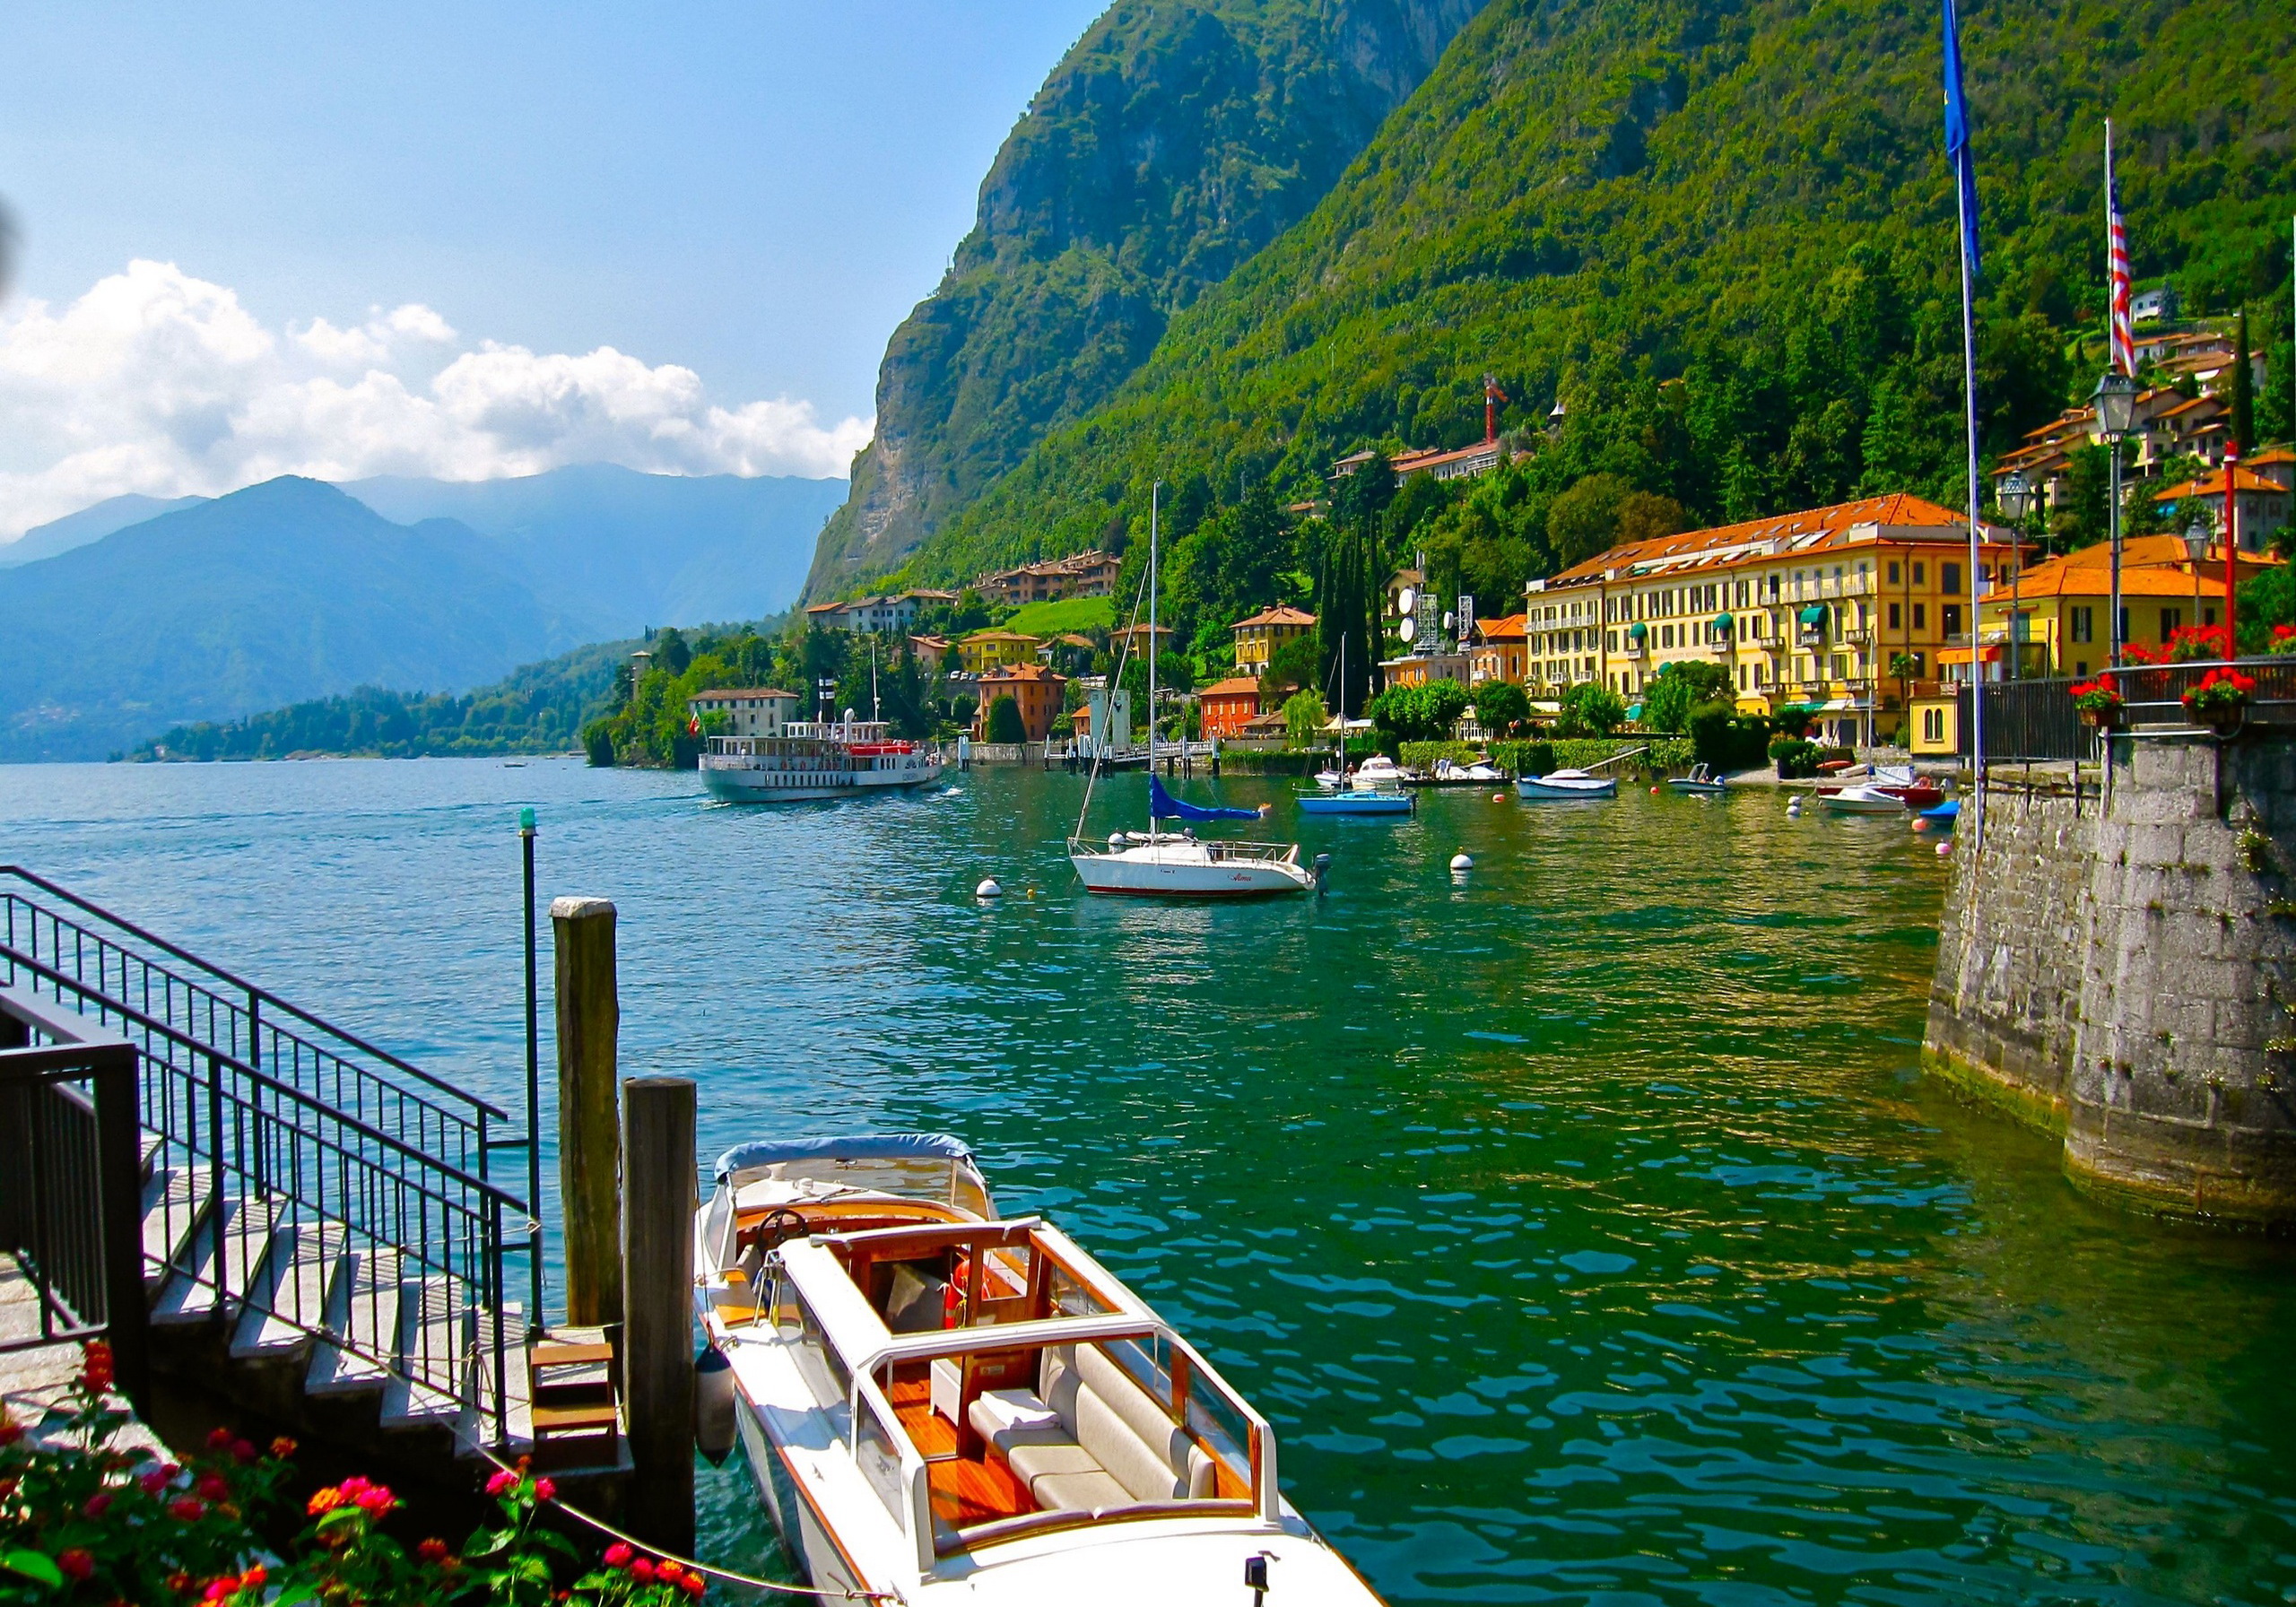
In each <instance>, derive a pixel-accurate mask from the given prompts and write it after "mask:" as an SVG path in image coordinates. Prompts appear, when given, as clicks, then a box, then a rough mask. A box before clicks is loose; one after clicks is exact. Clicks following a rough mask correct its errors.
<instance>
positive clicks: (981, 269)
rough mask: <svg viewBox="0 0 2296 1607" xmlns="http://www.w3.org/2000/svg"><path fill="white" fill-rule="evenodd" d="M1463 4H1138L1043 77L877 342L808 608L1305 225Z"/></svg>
mask: <svg viewBox="0 0 2296 1607" xmlns="http://www.w3.org/2000/svg"><path fill="white" fill-rule="evenodd" d="M1480 4H1482V0H1340V3H1339V4H1312V3H1310V0H1224V3H1217V0H1216V3H1213V4H1185V3H1183V0H1149V3H1148V4H1131V5H1127V6H1123V7H1119V8H1117V9H1114V10H1111V11H1110V12H1109V13H1106V14H1105V15H1103V16H1102V17H1101V18H1100V21H1099V22H1096V23H1095V24H1093V26H1092V28H1091V30H1090V31H1089V32H1087V33H1086V34H1085V36H1084V38H1083V39H1082V40H1080V41H1079V42H1078V43H1077V45H1076V46H1075V48H1074V49H1072V50H1071V51H1070V52H1069V53H1068V55H1067V56H1066V57H1065V59H1064V60H1063V61H1062V62H1061V63H1060V65H1059V66H1058V67H1057V68H1056V69H1055V71H1054V72H1053V74H1052V76H1051V77H1050V78H1049V79H1048V80H1047V81H1046V83H1045V85H1044V88H1043V89H1042V90H1040V91H1039V92H1038V94H1037V97H1036V100H1034V102H1033V103H1031V106H1030V108H1029V110H1028V113H1027V115H1026V116H1024V117H1022V119H1021V121H1020V123H1019V125H1018V126H1015V127H1014V129H1013V133H1012V135H1011V137H1010V138H1008V139H1007V140H1006V141H1005V147H1004V149H1003V150H1002V151H1001V152H998V154H997V158H996V165H995V166H994V167H993V168H992V169H990V170H989V174H988V177H987V180H986V181H985V182H984V183H983V184H982V186H981V192H980V208H979V213H978V222H976V224H975V225H974V228H973V230H972V232H971V233H970V235H968V236H967V237H966V238H965V240H964V242H963V244H962V245H961V246H960V247H959V248H958V249H957V253H956V256H955V259H954V261H953V262H952V265H951V267H950V270H949V273H948V275H947V277H946V278H945V279H944V280H943V282H942V283H941V285H940V287H939V288H938V289H937V290H935V291H934V293H933V294H932V295H931V296H930V297H929V298H927V299H926V300H925V301H923V302H922V303H920V304H919V305H918V308H917V310H916V311H915V312H913V313H911V314H910V315H909V318H908V320H907V321H906V322H904V323H903V324H902V325H901V326H900V328H899V329H898V330H896V331H895V332H894V334H893V337H892V340H891V343H889V345H888V346H887V348H886V351H885V360H884V365H883V369H881V370H880V372H879V375H878V379H877V436H876V439H875V440H874V442H873V443H872V444H871V445H870V446H869V447H867V448H866V449H865V450H864V451H863V452H862V453H861V454H860V455H859V456H857V457H856V458H855V459H854V465H853V479H852V492H851V495H850V496H849V497H848V499H847V501H846V504H845V506H844V507H843V508H840V509H839V511H838V512H837V514H836V515H834V516H833V517H831V520H830V522H829V524H828V526H827V527H826V528H824V529H823V531H822V537H821V543H820V545H819V547H818V548H817V550H816V552H815V554H814V559H813V572H812V575H811V577H810V578H809V579H808V581H807V594H808V595H809V596H811V595H825V594H827V593H830V592H832V591H834V590H835V589H837V588H838V587H839V586H843V585H845V584H847V583H848V582H850V581H851V580H852V579H854V578H857V577H859V576H862V575H867V574H874V573H882V572H883V571H884V570H886V569H891V568H892V567H894V566H895V565H897V564H898V563H899V562H900V560H901V559H902V558H903V557H904V556H906V555H907V554H908V553H909V552H912V551H914V550H915V549H916V547H917V546H918V543H921V542H922V541H924V540H925V538H926V536H927V535H929V534H932V533H933V531H934V530H935V528H937V527H938V526H939V525H940V523H941V522H942V521H943V520H944V518H945V517H947V516H948V515H949V514H950V513H951V512H952V511H953V510H954V509H956V508H961V506H963V504H964V503H965V502H966V501H968V500H969V499H970V498H972V497H973V496H975V495H977V494H978V492H979V491H981V489H982V488H983V487H985V486H987V484H988V483H990V482H992V481H994V480H995V479H996V476H997V475H999V474H1000V473H1003V472H1004V471H1005V470H1006V469H1007V468H1009V467H1011V466H1012V465H1013V464H1015V463H1017V462H1018V461H1019V460H1020V459H1021V458H1022V456H1024V455H1025V454H1026V453H1027V452H1028V450H1029V448H1030V447H1033V446H1034V445H1035V444H1036V443H1037V441H1038V440H1039V439H1042V437H1043V435H1044V434H1045V432H1046V431H1047V430H1049V429H1051V428H1053V427H1055V426H1057V425H1058V424H1062V423H1065V422H1067V421H1071V420H1073V419H1075V418H1077V417H1079V416H1081V415H1082V414H1083V413H1086V412H1087V411H1089V410H1090V409H1091V408H1092V407H1094V406H1096V405H1097V404H1100V402H1102V401H1105V400H1106V399H1107V398H1108V397H1109V396H1110V395H1113V394H1114V393H1115V391H1116V389H1117V388H1118V387H1119V386H1121V385H1122V384H1123V382H1124V381H1125V379H1126V378H1128V377H1129V376H1130V375H1131V374H1132V372H1133V371H1134V370H1135V369H1137V368H1138V367H1139V366H1140V364H1141V363H1142V362H1143V361H1144V360H1146V358H1147V356H1148V353H1149V352H1150V351H1151V350H1152V349H1153V347H1154V346H1155V344H1156V342H1157V340H1158V338H1159V337H1160V336H1161V334H1163V330H1164V326H1165V324H1166V322H1167V320H1168V319H1169V318H1170V317H1171V316H1172V314H1174V313H1175V312H1177V311H1178V310H1180V309H1181V308H1185V307H1187V305H1188V304H1189V303H1190V302H1192V301H1194V300H1196V297H1197V296H1198V295H1199V294H1201V293H1202V292H1203V291H1205V289H1206V288H1208V287H1209V286H1211V285H1213V284H1216V283H1218V282H1220V281H1221V280H1222V279H1224V278H1225V277H1227V275H1228V274H1230V273H1231V272H1232V271H1233V270H1234V269H1235V268H1236V267H1237V266H1238V265H1239V264H1240V263H1242V262H1243V261H1244V260H1245V259H1246V258H1247V257H1248V256H1251V255H1252V254H1253V253H1254V252H1256V251H1257V250H1258V249H1259V248H1261V247H1263V246H1265V244H1267V243H1268V242H1269V241H1270V240H1272V239H1274V238H1275V237H1276V236H1277V235H1278V234H1280V233H1282V232H1283V230H1285V229H1287V228H1289V227H1290V226H1291V224H1293V223H1294V222H1298V221H1299V220H1300V218H1302V217H1304V216H1306V215H1307V213H1309V210H1311V209H1312V208H1313V207H1314V206H1315V204H1316V203H1317V202H1318V200H1320V199H1321V198H1322V197H1323V195H1325V193H1326V191H1328V190H1329V189H1330V188H1331V187H1332V185H1333V184H1334V183H1335V181H1336V180H1337V179H1338V178H1339V176H1340V174H1341V173H1342V172H1343V171H1344V170H1345V169H1346V167H1347V165H1348V163H1349V162H1351V161H1353V160H1354V158H1355V157H1356V155H1357V153H1358V152H1361V150H1362V149H1363V147H1364V146H1365V145H1366V144H1367V143H1370V138H1371V136H1372V135H1373V134H1374V133H1375V132H1376V131H1377V129H1378V126H1379V125H1380V123H1381V122H1382V121H1383V120H1384V119H1385V118H1386V117H1387V114H1388V113H1389V112H1391V111H1393V110H1394V109H1396V107H1397V106H1399V105H1401V104H1402V103H1403V101H1404V100H1405V99H1406V98H1407V97H1408V96H1409V95H1410V94H1411V92H1412V91H1413V90H1414V89H1416V88H1417V87H1418V85H1419V83H1421V81H1422V79H1424V78H1425V77H1426V75H1427V74H1428V72H1429V71H1430V69H1431V68H1432V67H1433V65H1434V64H1435V61H1436V59H1437V57H1439V56H1441V54H1442V52H1443V49H1444V48H1445V47H1446V46H1447V45H1448V44H1449V42H1450V40H1451V39H1452V36H1453V35H1455V34H1456V33H1457V32H1458V30H1460V28H1462V27H1463V26H1465V23H1466V22H1467V21H1468V20H1469V19H1470V18H1471V17H1473V15H1474V13H1475V11H1476V10H1477V9H1478V8H1479V6H1480Z"/></svg>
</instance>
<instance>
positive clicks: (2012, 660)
mask: <svg viewBox="0 0 2296 1607" xmlns="http://www.w3.org/2000/svg"><path fill="white" fill-rule="evenodd" d="M1996 495H1997V496H1998V497H1999V498H2000V499H2001V516H2002V517H2004V518H2005V519H2007V520H2008V521H2009V679H2010V680H2012V681H2014V680H2016V679H2018V678H2019V677H2020V676H2022V674H2023V673H2025V614H2024V608H2023V604H2022V597H2021V595H2020V588H2021V587H2022V586H2023V585H2024V579H2025V515H2026V513H2027V512H2028V511H2029V510H2030V509H2031V507H2032V505H2033V486H2032V482H2031V481H2030V480H2027V479H2026V478H2025V472H2024V471H2023V470H2022V469H2012V470H2010V471H2009V472H2008V473H2006V474H2005V475H2003V476H2002V479H2001V489H2000V490H1999V491H1997V492H1996Z"/></svg>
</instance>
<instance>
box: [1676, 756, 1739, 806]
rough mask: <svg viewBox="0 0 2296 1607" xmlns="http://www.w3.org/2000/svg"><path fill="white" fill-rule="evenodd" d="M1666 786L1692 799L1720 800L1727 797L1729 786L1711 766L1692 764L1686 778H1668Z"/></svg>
mask: <svg viewBox="0 0 2296 1607" xmlns="http://www.w3.org/2000/svg"><path fill="white" fill-rule="evenodd" d="M1666 785H1667V786H1670V787H1672V788H1673V789H1674V791H1676V792H1678V793H1681V794H1683V795H1685V796H1687V797H1692V798H1720V797H1726V796H1727V795H1728V794H1729V791H1730V784H1729V783H1728V782H1727V781H1725V780H1724V779H1723V778H1722V777H1719V776H1718V775H1716V774H1715V773H1714V769H1713V767H1712V766H1711V765H1704V764H1694V765H1692V766H1691V769H1690V774H1689V775H1687V776H1669V777H1666Z"/></svg>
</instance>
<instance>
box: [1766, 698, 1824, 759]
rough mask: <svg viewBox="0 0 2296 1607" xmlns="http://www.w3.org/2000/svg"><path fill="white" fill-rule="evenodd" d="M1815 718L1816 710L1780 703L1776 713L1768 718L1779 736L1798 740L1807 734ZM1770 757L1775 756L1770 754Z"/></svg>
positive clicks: (1795, 704)
mask: <svg viewBox="0 0 2296 1607" xmlns="http://www.w3.org/2000/svg"><path fill="white" fill-rule="evenodd" d="M1817 717H1818V713H1817V710H1816V709H1814V708H1810V707H1809V706H1808V705H1806V704H1803V703H1781V704H1779V707H1778V712H1777V713H1776V714H1775V715H1773V716H1771V717H1770V724H1771V725H1775V726H1776V727H1777V728H1778V733H1779V735H1780V736H1790V737H1796V738H1799V737H1802V736H1804V735H1806V734H1808V732H1809V729H1810V724H1811V722H1812V721H1813V720H1815V719H1816V718H1817ZM1771 757H1772V758H1775V757H1777V756H1776V755H1775V754H1772V755H1771Z"/></svg>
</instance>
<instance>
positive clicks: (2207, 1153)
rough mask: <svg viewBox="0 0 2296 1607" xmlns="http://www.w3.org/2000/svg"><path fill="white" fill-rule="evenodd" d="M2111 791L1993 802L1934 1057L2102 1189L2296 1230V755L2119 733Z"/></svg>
mask: <svg viewBox="0 0 2296 1607" xmlns="http://www.w3.org/2000/svg"><path fill="white" fill-rule="evenodd" d="M2220 764H2221V766H2222V769H2221V777H2220V769H2219V767H2220ZM2111 780H2112V785H2111V787H2110V789H2109V806H2108V807H2104V808H2101V809H2100V800H2099V798H2098V796H2097V795H2096V793H2095V792H2094V791H2093V790H2091V791H2089V792H2087V793H2085V794H2084V795H2079V796H2075V795H2072V794H2069V793H2066V792H2062V791H2027V790H2024V789H2022V788H2016V787H2013V786H2004V787H2000V788H1988V789H1987V828H1986V841H1985V846H1984V847H1983V848H1982V850H1979V849H1978V848H1977V847H1976V845H1975V843H1974V842H1973V841H1964V842H1962V843H1961V844H1960V845H1959V852H1960V856H1961V860H1960V863H1959V864H1958V865H1957V866H1956V867H1955V872H1954V877H1953V886H1952V892H1951V894H1950V895H1949V897H1948V899H1947V903H1946V908H1945V913H1944V919H1943V922H1942V923H1941V926H1940V932H1939V938H1940V942H1939V949H1938V957H1937V970H1936V975H1935V982H1934V983H1933V985H1932V987H1931V993H1930V1008H1929V1026H1928V1031H1927V1033H1926V1040H1925V1043H1924V1051H1925V1054H1924V1058H1925V1061H1926V1064H1928V1066H1929V1067H1930V1069H1931V1071H1932V1072H1933V1073H1935V1074H1938V1075H1941V1076H1944V1077H1946V1078H1948V1079H1950V1080H1951V1081H1954V1082H1955V1083H1957V1084H1958V1085H1960V1086H1961V1087H1963V1088H1965V1089H1968V1090H1971V1091H1973V1092H1977V1093H1979V1094H1982V1095H1984V1096H1985V1097H1987V1098H1988V1099H1994V1100H1996V1101H1998V1102H2000V1103H2001V1104H2004V1105H2005V1106H2007V1107H2008V1108H2010V1109H2012V1110H2013V1112H2015V1113H2016V1114H2017V1115H2018V1116H2021V1117H2022V1119H2024V1120H2026V1121H2028V1122H2031V1123H2032V1124H2033V1125H2037V1126H2039V1127H2042V1128H2045V1129H2047V1130H2048V1131H2050V1132H2052V1133H2057V1134H2062V1135H2063V1137H2064V1140H2065V1165H2066V1173H2067V1175H2068V1176H2070V1177H2072V1178H2073V1180H2074V1182H2075V1183H2076V1184H2079V1185H2080V1186H2083V1188H2085V1189H2088V1190H2090V1191H2091V1192H2092V1193H2095V1194H2100V1195H2105V1196H2108V1197H2111V1198H2115V1199H2118V1200H2120V1201H2123V1202H2124V1203H2130V1204H2135V1205H2139V1206H2142V1207H2144V1208H2146V1209H2151V1210H2156V1211H2163V1212H2174V1213H2178V1214H2186V1215H2193V1216H2198V1217H2205V1218H2212V1219H2217V1220H2228V1221H2236V1222H2250V1223H2269V1224H2296V1101H2292V1098H2291V1088H2292V1070H2296V1056H2292V1055H2291V1053H2290V1051H2291V1050H2296V1011H2292V1009H2291V1002H2296V904H2291V903H2289V902H2288V900H2289V899H2290V898H2291V895H2292V889H2296V878H2292V876H2291V874H2290V873H2291V872H2292V871H2296V743H2291V742H2289V741H2288V740H2286V739H2284V738H2283V737H2281V736H2278V735H2269V736H2255V737H2251V738H2248V739H2246V740H2243V741H2240V742H2238V743H2232V744H2231V745H2229V746H2226V747H2224V748H2222V750H2220V749H2219V747H2218V745H2217V744H2216V743H2214V742H2213V741H2211V740H2209V739H2207V738H2205V737H2170V736H2164V737H2147V738H2144V739H2135V738H2129V737H2122V738H2120V739H2118V741H2117V742H2116V743H2115V748H2114V754H2113V772H2112V778H2111ZM2220 803H2222V812H2220V808H2219V805H2220Z"/></svg>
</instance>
